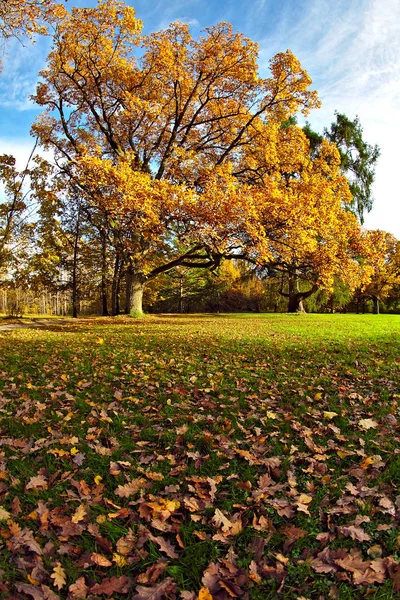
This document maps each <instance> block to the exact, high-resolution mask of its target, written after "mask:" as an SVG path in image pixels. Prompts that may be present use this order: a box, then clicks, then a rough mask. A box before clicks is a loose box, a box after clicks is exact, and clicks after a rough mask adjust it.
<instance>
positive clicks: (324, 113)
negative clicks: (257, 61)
mask: <svg viewBox="0 0 400 600" xmlns="http://www.w3.org/2000/svg"><path fill="white" fill-rule="evenodd" d="M301 6H302V11H301V13H302V14H301V19H299V20H298V21H297V22H296V19H295V18H294V16H293V15H291V17H289V15H285V14H284V13H283V14H282V18H281V20H280V26H279V27H278V29H277V30H276V33H275V35H274V36H273V37H272V38H270V37H268V38H266V39H265V40H264V41H263V42H262V44H261V49H262V54H261V56H262V58H263V60H266V58H267V57H268V58H269V57H270V56H272V55H273V54H274V53H275V52H277V51H278V50H284V49H286V47H290V48H291V49H292V50H293V52H294V53H295V54H296V55H297V56H298V57H299V58H300V60H301V61H302V64H303V66H304V67H305V68H306V69H307V71H308V72H309V73H310V75H311V77H312V78H313V81H314V85H315V87H316V89H318V93H319V96H320V99H321V100H322V103H323V104H322V108H321V109H320V110H319V111H314V112H313V113H312V115H310V117H309V120H310V121H311V124H312V125H313V127H314V128H315V129H317V130H319V131H321V130H322V129H323V128H324V127H325V126H329V124H330V123H331V122H332V121H333V120H334V111H335V110H337V111H338V112H342V113H345V114H346V115H347V116H348V117H349V118H351V119H353V118H354V117H355V116H356V115H358V116H359V118H360V122H361V124H362V126H363V130H364V138H365V140H366V141H367V142H369V143H371V144H378V145H379V146H380V148H381V157H380V159H379V162H378V166H377V169H376V181H375V184H374V187H373V192H374V197H375V204H374V209H373V210H372V212H371V213H370V214H369V215H367V216H366V219H365V222H366V225H367V226H368V227H369V228H381V229H385V230H387V231H390V232H392V233H393V234H394V235H396V237H398V238H400V197H399V196H400V194H399V191H398V186H397V169H398V167H397V162H398V159H397V156H398V142H397V136H396V134H395V132H396V129H398V123H399V122H400V2H398V0H386V1H385V2H383V1H382V0H350V1H345V0H338V1H337V2H336V3H332V2H328V1H325V0H314V1H311V2H310V1H307V2H304V3H302V4H301ZM278 44H279V45H280V47H278Z"/></svg>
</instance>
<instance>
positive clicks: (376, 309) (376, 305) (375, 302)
mask: <svg viewBox="0 0 400 600" xmlns="http://www.w3.org/2000/svg"><path fill="white" fill-rule="evenodd" d="M372 302H373V303H374V309H373V313H374V315H379V299H378V298H377V296H372Z"/></svg>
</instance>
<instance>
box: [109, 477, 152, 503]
mask: <svg viewBox="0 0 400 600" xmlns="http://www.w3.org/2000/svg"><path fill="white" fill-rule="evenodd" d="M145 483H146V480H145V479H143V477H140V478H139V479H132V481H130V482H129V483H126V484H125V485H119V486H118V487H117V489H116V490H115V494H116V495H117V496H119V497H120V498H129V497H130V496H133V495H134V494H137V492H138V491H139V490H140V489H143V487H144V484H145Z"/></svg>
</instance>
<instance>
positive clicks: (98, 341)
mask: <svg viewBox="0 0 400 600" xmlns="http://www.w3.org/2000/svg"><path fill="white" fill-rule="evenodd" d="M96 344H97V345H98V346H102V345H103V344H104V339H103V338H102V337H97V338H96Z"/></svg>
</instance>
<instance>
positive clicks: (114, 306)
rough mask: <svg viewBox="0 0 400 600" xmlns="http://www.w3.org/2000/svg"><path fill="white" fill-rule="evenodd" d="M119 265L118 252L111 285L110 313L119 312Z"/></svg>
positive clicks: (114, 314) (116, 313)
mask: <svg viewBox="0 0 400 600" xmlns="http://www.w3.org/2000/svg"><path fill="white" fill-rule="evenodd" d="M120 267H121V265H120V260H119V256H118V254H116V256H115V263H114V273H113V280H112V287H111V314H112V315H113V316H116V315H118V314H119V281H120V278H121V268H120Z"/></svg>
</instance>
